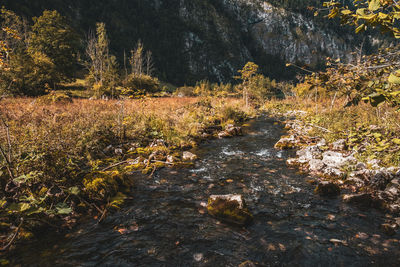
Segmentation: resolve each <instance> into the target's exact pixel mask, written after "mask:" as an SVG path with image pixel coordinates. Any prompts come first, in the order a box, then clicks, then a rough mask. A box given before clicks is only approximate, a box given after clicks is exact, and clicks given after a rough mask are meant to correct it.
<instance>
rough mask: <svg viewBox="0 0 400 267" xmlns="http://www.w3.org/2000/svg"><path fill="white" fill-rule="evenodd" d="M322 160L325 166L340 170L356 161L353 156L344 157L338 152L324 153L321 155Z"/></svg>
mask: <svg viewBox="0 0 400 267" xmlns="http://www.w3.org/2000/svg"><path fill="white" fill-rule="evenodd" d="M322 160H323V162H324V163H325V165H327V166H329V167H333V168H338V169H340V168H341V167H344V166H345V165H348V164H354V163H356V162H357V160H356V159H355V158H354V157H353V156H348V157H346V156H344V155H343V154H342V153H340V152H334V151H326V152H324V153H323V154H322Z"/></svg>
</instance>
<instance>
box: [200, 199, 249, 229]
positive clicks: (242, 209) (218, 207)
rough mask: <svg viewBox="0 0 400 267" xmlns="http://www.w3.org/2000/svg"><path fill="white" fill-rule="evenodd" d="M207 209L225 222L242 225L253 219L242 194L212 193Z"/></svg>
mask: <svg viewBox="0 0 400 267" xmlns="http://www.w3.org/2000/svg"><path fill="white" fill-rule="evenodd" d="M207 210H208V213H209V214H210V215H212V216H214V217H216V218H217V219H219V220H221V221H223V222H227V223H232V224H236V225H240V226H244V225H247V224H249V223H250V222H251V221H252V219H253V215H252V214H251V213H250V212H249V210H248V209H247V208H246V204H245V202H244V200H243V197H242V196H241V195H232V194H230V195H212V196H210V197H209V198H208V205H207Z"/></svg>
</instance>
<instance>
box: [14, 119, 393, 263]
mask: <svg viewBox="0 0 400 267" xmlns="http://www.w3.org/2000/svg"><path fill="white" fill-rule="evenodd" d="M245 132H246V134H245V135H244V136H241V137H235V138H230V139H221V140H211V141H207V142H205V143H203V144H202V145H201V146H200V147H199V148H198V149H197V150H195V151H193V152H194V153H196V154H197V155H198V156H199V158H200V159H199V160H197V161H196V162H195V164H194V166H193V167H191V168H187V169H172V168H164V169H162V170H159V171H157V172H156V173H155V174H154V176H153V177H152V178H149V177H148V176H144V175H142V174H136V173H135V177H136V178H135V179H136V188H135V190H134V191H133V195H132V198H133V199H132V200H131V201H130V202H129V203H127V205H126V206H125V208H124V209H122V210H121V211H119V212H117V213H114V214H111V215H109V216H107V217H106V218H105V219H104V221H103V222H102V223H100V224H96V221H95V220H90V221H88V222H84V223H82V224H80V225H79V226H78V227H77V228H75V229H74V230H73V231H72V232H71V233H69V234H67V235H61V234H47V235H43V237H42V238H41V239H40V241H36V242H34V243H31V244H29V245H27V246H26V247H22V248H19V249H18V250H17V251H16V253H15V255H18V256H14V257H13V262H12V265H20V266H238V265H239V264H241V263H243V262H246V261H251V262H252V263H253V264H254V265H256V266H324V267H326V266H371V265H372V266H400V243H399V239H400V234H399V231H398V232H397V234H396V235H395V236H387V235H385V234H384V232H382V231H381V230H380V228H379V227H380V224H382V223H383V222H384V221H385V216H387V215H385V214H384V213H381V212H378V211H376V210H374V209H359V208H357V207H355V206H350V205H347V204H344V203H342V202H341V201H340V199H339V198H337V199H329V198H321V197H319V196H316V195H314V193H313V190H314V186H313V185H310V184H309V183H308V182H307V180H308V179H313V177H308V176H307V175H303V174H299V173H297V171H296V169H291V168H289V167H287V165H286V163H285V161H286V159H287V158H288V157H289V156H291V154H292V153H293V151H278V150H275V149H274V144H275V143H276V142H277V141H278V140H279V138H280V136H281V135H282V134H284V130H283V128H282V125H280V124H278V123H276V122H274V121H273V120H272V119H269V118H266V117H261V118H259V119H256V120H254V121H252V122H251V123H250V126H249V127H248V128H247V129H246V130H245ZM213 194H242V195H243V196H244V198H245V200H246V203H247V206H248V208H249V210H250V211H251V212H252V213H253V215H254V220H253V223H252V224H251V225H250V226H248V227H246V228H241V227H237V226H231V225H227V224H224V223H221V222H219V221H218V220H216V219H215V218H213V217H211V216H209V215H208V214H207V210H206V208H205V207H204V206H205V204H206V203H207V198H208V196H210V195H213ZM254 265H251V264H248V265H246V266H254Z"/></svg>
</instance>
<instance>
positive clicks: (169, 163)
mask: <svg viewBox="0 0 400 267" xmlns="http://www.w3.org/2000/svg"><path fill="white" fill-rule="evenodd" d="M151 161H152V162H159V163H164V164H168V165H174V164H173V163H171V162H166V161H161V160H151Z"/></svg>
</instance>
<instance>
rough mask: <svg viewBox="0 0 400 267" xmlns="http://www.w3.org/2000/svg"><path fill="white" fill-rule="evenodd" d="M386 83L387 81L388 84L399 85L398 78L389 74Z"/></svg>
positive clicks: (399, 79)
mask: <svg viewBox="0 0 400 267" xmlns="http://www.w3.org/2000/svg"><path fill="white" fill-rule="evenodd" d="M388 81H389V82H390V83H394V84H400V77H399V76H396V75H394V74H393V73H391V74H390V76H389V78H388Z"/></svg>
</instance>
